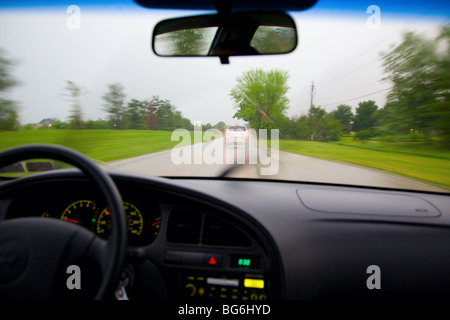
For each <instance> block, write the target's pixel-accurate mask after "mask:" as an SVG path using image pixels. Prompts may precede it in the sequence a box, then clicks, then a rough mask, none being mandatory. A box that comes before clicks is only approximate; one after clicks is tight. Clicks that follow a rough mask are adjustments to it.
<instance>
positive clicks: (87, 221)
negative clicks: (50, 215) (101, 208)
mask: <svg viewBox="0 0 450 320" xmlns="http://www.w3.org/2000/svg"><path fill="white" fill-rule="evenodd" d="M97 214H98V207H97V205H96V204H95V203H94V202H92V201H90V200H78V201H75V202H73V203H71V204H70V205H69V206H68V207H67V208H66V209H65V210H64V212H63V214H62V215H61V220H64V221H68V222H72V223H76V224H79V225H80V226H84V227H86V228H88V229H90V230H94V229H93V227H94V225H95V222H96V216H97Z"/></svg>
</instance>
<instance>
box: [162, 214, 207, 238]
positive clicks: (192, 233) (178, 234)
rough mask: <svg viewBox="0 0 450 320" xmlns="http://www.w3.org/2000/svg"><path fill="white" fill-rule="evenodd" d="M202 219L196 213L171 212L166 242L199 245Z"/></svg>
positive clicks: (200, 215)
mask: <svg viewBox="0 0 450 320" xmlns="http://www.w3.org/2000/svg"><path fill="white" fill-rule="evenodd" d="M202 218H203V217H202V214H201V213H197V212H186V211H172V212H171V213H170V216H169V221H168V224H167V236H166V239H167V241H168V242H175V243H192V244H199V243H200V231H201V227H202Z"/></svg>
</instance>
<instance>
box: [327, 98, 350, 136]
mask: <svg viewBox="0 0 450 320" xmlns="http://www.w3.org/2000/svg"><path fill="white" fill-rule="evenodd" d="M331 117H332V118H333V119H336V120H339V121H340V122H341V127H342V133H344V134H349V133H350V131H351V129H352V123H353V117H354V115H353V112H352V107H351V106H348V105H345V104H341V105H339V106H338V107H337V109H336V110H334V111H332V112H331Z"/></svg>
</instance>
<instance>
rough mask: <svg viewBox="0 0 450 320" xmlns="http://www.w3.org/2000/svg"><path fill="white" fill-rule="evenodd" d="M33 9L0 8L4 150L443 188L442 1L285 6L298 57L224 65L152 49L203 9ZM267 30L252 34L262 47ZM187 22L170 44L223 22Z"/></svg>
mask: <svg viewBox="0 0 450 320" xmlns="http://www.w3.org/2000/svg"><path fill="white" fill-rule="evenodd" d="M43 3H44V4H39V2H36V3H33V2H32V1H26V2H22V4H20V5H18V4H17V2H16V1H2V3H1V4H0V6H1V7H0V40H1V41H0V150H5V149H7V148H10V147H13V146H17V145H23V144H29V143H53V144H60V145H65V146H68V147H71V148H74V149H76V150H78V151H81V152H82V153H84V154H86V155H88V156H89V157H91V158H93V159H95V160H96V161H98V163H100V164H102V165H103V166H104V167H106V168H109V169H119V170H125V171H132V172H137V173H140V174H150V175H155V176H169V177H179V176H192V177H218V176H221V175H222V174H223V173H224V172H227V176H228V177H230V178H233V177H234V178H251V179H274V180H293V181H307V182H319V183H332V184H345V185H363V186H374V187H382V188H397V189H415V190H425V191H438V192H449V190H450V165H449V164H450V102H449V101H450V82H449V78H448V77H449V70H450V60H449V59H450V27H449V25H448V23H449V18H448V17H449V16H450V4H449V3H448V2H446V1H413V2H408V4H405V3H403V2H401V3H398V2H392V1H379V2H378V4H376V5H368V4H367V2H364V1H339V2H336V1H331V0H320V1H318V3H317V4H316V5H315V6H314V7H313V8H311V9H309V10H306V11H302V12H290V13H289V14H290V15H291V16H292V18H293V19H294V21H295V23H296V26H297V36H298V43H297V47H296V49H295V50H294V51H293V52H292V53H289V54H282V55H260V56H242V57H230V59H229V62H230V63H229V64H221V63H220V60H219V59H218V58H214V57H158V56H156V55H155V54H154V53H153V51H152V30H153V28H154V26H155V25H156V24H157V23H158V22H159V21H161V20H163V19H168V18H175V17H182V16H187V15H195V14H205V13H211V12H200V11H195V12H194V11H176V10H162V9H158V10H152V9H147V8H143V7H140V6H138V5H137V4H135V3H134V2H132V1H98V2H96V1H89V2H88V1H81V2H78V4H76V5H67V2H61V3H58V2H57V1H46V2H43ZM273 29H276V28H272V27H270V26H269V27H263V28H260V29H258V30H257V35H256V36H255V38H254V39H255V40H254V41H255V42H259V43H261V44H260V46H261V47H263V45H264V44H266V45H267V46H269V45H270V41H271V39H270V37H269V36H267V35H268V34H270V33H269V32H268V31H273ZM278 29H279V32H280V33H286V34H291V33H292V32H293V30H292V28H290V29H289V30H283V29H287V28H278ZM278 29H277V30H278ZM186 31H187V32H185V33H184V34H177V33H176V32H174V33H173V34H169V35H164V37H165V38H164V39H165V40H166V42H165V43H167V44H170V42H171V41H172V39H173V38H177V37H184V39H186V41H183V44H184V45H185V47H180V48H177V50H178V51H177V52H187V54H189V52H190V51H189V50H191V47H190V44H193V43H200V44H201V46H202V52H204V53H206V52H208V50H209V47H208V43H210V42H211V39H213V38H214V36H215V34H216V31H217V30H216V29H215V28H214V29H211V30H207V31H208V32H202V33H201V36H200V37H199V36H198V34H199V33H198V32H195V30H186ZM165 43H163V45H162V46H161V48H160V50H162V51H164V50H166V51H167V50H169V49H168V46H167V44H165ZM290 45H292V44H290ZM267 50H268V51H267V52H270V50H269V49H267ZM169 52H170V51H169ZM261 53H264V52H261ZM247 128H248V130H247ZM240 130H242V131H247V132H248V135H245V136H244V135H239V136H237V135H236V137H233V136H229V135H227V134H226V133H227V132H228V131H240ZM233 139H234V141H233ZM16 166H17V165H16ZM232 166H236V168H235V169H233V170H229V168H230V167H232ZM42 167H43V168H48V166H46V165H43V166H42ZM21 168H22V169H21V170H23V171H27V169H26V168H27V165H23V166H21ZM23 168H25V169H23ZM9 170H10V171H14V168H12V167H10V168H9ZM4 171H5V170H4Z"/></svg>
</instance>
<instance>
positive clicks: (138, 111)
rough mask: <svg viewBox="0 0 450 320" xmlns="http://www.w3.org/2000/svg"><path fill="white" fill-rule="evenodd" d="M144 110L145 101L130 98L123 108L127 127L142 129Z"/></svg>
mask: <svg viewBox="0 0 450 320" xmlns="http://www.w3.org/2000/svg"><path fill="white" fill-rule="evenodd" d="M146 111H147V108H146V101H139V100H137V99H131V101H130V102H128V105H127V108H126V110H125V114H126V120H127V121H126V122H127V126H128V129H144V127H145V123H144V119H145V114H146Z"/></svg>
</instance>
